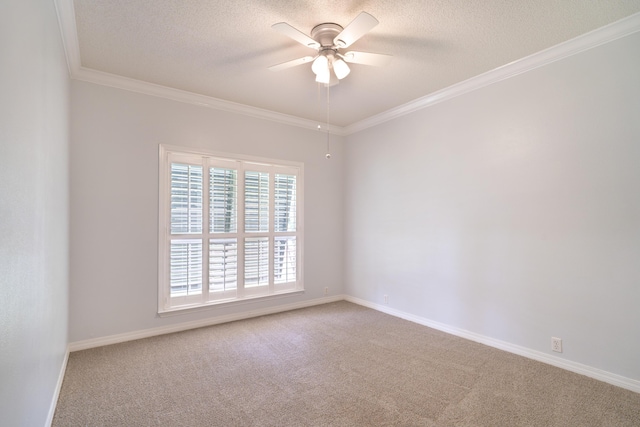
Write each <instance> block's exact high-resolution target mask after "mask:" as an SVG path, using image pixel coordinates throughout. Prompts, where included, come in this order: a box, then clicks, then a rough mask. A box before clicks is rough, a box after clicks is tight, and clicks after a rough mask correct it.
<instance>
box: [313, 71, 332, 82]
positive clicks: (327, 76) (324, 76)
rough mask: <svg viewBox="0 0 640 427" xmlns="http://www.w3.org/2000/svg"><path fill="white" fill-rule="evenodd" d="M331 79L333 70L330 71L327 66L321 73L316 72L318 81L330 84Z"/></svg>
mask: <svg viewBox="0 0 640 427" xmlns="http://www.w3.org/2000/svg"><path fill="white" fill-rule="evenodd" d="M330 80H331V72H330V71H329V69H328V68H325V69H324V70H321V71H320V72H319V73H317V74H316V81H317V82H318V83H324V84H329V81H330Z"/></svg>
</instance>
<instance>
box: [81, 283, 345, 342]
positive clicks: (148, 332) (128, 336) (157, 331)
mask: <svg viewBox="0 0 640 427" xmlns="http://www.w3.org/2000/svg"><path fill="white" fill-rule="evenodd" d="M344 299H345V297H344V295H335V296H330V297H324V298H317V299H313V300H308V301H302V302H297V303H292V304H285V305H279V306H276V307H270V308H264V309H259V310H252V311H247V312H243V313H237V314H229V315H225V316H218V317H212V318H208V319H202V320H196V321H193V322H185V323H179V324H175V325H168V326H162V327H159V328H152V329H144V330H141V331H133V332H127V333H124V334H117V335H109V336H106V337H100V338H92V339H88V340H82V341H76V342H72V343H70V344H69V351H78V350H86V349H89V348H94V347H102V346H104V345H110V344H117V343H121V342H126V341H133V340H138V339H142V338H149V337H153V336H157V335H164V334H171V333H174V332H181V331H186V330H189V329H195V328H202V327H204V326H212V325H217V324H220V323H226V322H233V321H236V320H243V319H249V318H252V317H259V316H265V315H268V314H275V313H281V312H284V311H290V310H297V309H299V308H306V307H311V306H314V305H320V304H326V303H330V302H335V301H342V300H344Z"/></svg>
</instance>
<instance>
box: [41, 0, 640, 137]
mask: <svg viewBox="0 0 640 427" xmlns="http://www.w3.org/2000/svg"><path fill="white" fill-rule="evenodd" d="M54 3H55V5H56V11H57V13H58V21H59V23H60V31H61V33H62V39H63V44H64V49H65V53H66V56H67V65H68V67H69V75H70V76H71V78H72V79H75V80H82V81H86V82H90V83H95V84H99V85H104V86H111V87H114V88H118V89H124V90H129V91H132V92H138V93H143V94H147V95H152V96H157V97H161V98H166V99H171V100H175V101H179V102H184V103H189V104H193V105H199V106H202V107H208V108H213V109H216V110H222V111H227V112H231V113H237V114H243V115H246V116H250V117H254V118H259V119H264V120H270V121H273V122H277V123H282V124H286V125H290V126H297V127H301V128H304V129H310V130H317V129H318V122H317V121H314V120H309V119H304V118H301V117H296V116H291V115H288V114H282V113H277V112H274V111H270V110H265V109H262V108H257V107H252V106H249V105H244V104H239V103H236V102H231V101H226V100H223V99H218V98H214V97H211V96H206V95H200V94H196V93H193V92H187V91H184V90H180V89H174V88H170V87H167V86H161V85H157V84H154V83H148V82H145V81H141V80H135V79H131V78H128V77H123V76H118V75H115V74H110V73H105V72H102V71H97V70H93V69H89V68H85V67H83V66H82V64H81V61H80V44H79V42H78V33H77V29H76V20H75V11H74V7H73V0H54ZM637 31H640V13H636V14H633V15H630V16H628V17H626V18H623V19H621V20H619V21H616V22H614V23H612V24H609V25H606V26H604V27H601V28H598V29H595V30H593V31H591V32H588V33H586V34H583V35H580V36H578V37H575V38H573V39H571V40H568V41H566V42H563V43H560V44H558V45H556V46H552V47H550V48H548V49H545V50H542V51H540V52H537V53H534V54H532V55H529V56H527V57H524V58H522V59H519V60H516V61H514V62H511V63H509V64H506V65H503V66H501V67H498V68H496V69H494V70H491V71H487V72H486V73H483V74H480V75H478V76H475V77H472V78H470V79H467V80H465V81H462V82H460V83H456V84H454V85H452V86H449V87H446V88H444V89H441V90H438V91H436V92H433V93H431V94H429V95H426V96H423V97H421V98H418V99H415V100H413V101H410V102H408V103H406V104H403V105H400V106H398V107H395V108H392V109H390V110H387V111H384V112H382V113H380V114H376V115H374V116H371V117H368V118H366V119H363V120H360V121H358V122H356V123H353V124H351V125H348V126H345V127H341V126H334V125H330V126H329V131H330V132H331V133H332V134H334V135H341V136H345V135H350V134H353V133H356V132H360V131H362V130H365V129H367V128H370V127H373V126H377V125H379V124H381V123H384V122H387V121H389V120H393V119H395V118H398V117H401V116H404V115H406V114H410V113H413V112H414V111H418V110H421V109H423V108H427V107H430V106H432V105H435V104H438V103H440V102H443V101H447V100H449V99H452V98H455V97H457V96H460V95H463V94H465V93H468V92H471V91H474V90H476V89H480V88H483V87H485V86H488V85H491V84H494V83H498V82H500V81H503V80H506V79H509V78H511V77H514V76H517V75H519V74H522V73H526V72H527V71H531V70H535V69H536V68H540V67H543V66H545V65H548V64H550V63H552V62H555V61H559V60H561V59H564V58H568V57H570V56H572V55H575V54H577V53H580V52H583V51H585V50H588V49H592V48H594V47H597V46H600V45H602V44H605V43H608V42H611V41H614V40H617V39H619V38H622V37H625V36H628V35H630V34H633V33H635V32H637Z"/></svg>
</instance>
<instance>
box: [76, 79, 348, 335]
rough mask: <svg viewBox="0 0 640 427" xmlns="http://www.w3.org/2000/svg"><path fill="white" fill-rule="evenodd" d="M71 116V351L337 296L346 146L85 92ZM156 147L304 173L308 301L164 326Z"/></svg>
mask: <svg viewBox="0 0 640 427" xmlns="http://www.w3.org/2000/svg"><path fill="white" fill-rule="evenodd" d="M71 111H72V124H71V270H70V271H71V298H70V330H69V334H70V341H71V342H79V341H83V340H88V339H96V338H100V337H107V336H111V335H118V334H126V333H130V332H135V331H143V330H147V329H152V328H161V327H167V326H169V325H175V324H179V323H184V322H192V321H194V322H195V321H200V320H202V319H207V318H215V317H219V316H224V315H231V314H237V313H242V312H248V311H253V310H262V309H268V308H270V307H275V306H277V305H282V304H293V303H299V302H304V301H308V300H312V299H319V298H322V297H324V288H325V287H329V296H331V295H340V294H342V292H343V288H342V246H343V244H342V237H341V232H342V228H341V226H342V218H341V215H342V210H343V209H342V157H343V156H342V143H341V140H340V138H337V139H336V143H334V144H333V149H332V150H333V157H332V158H331V160H327V159H325V151H324V150H325V144H326V139H325V137H324V136H323V134H321V133H318V132H316V131H310V130H306V129H302V128H297V127H291V126H286V125H282V124H277V123H273V122H270V121H265V120H261V119H254V118H250V117H248V116H242V115H237V114H232V113H226V112H222V111H217V110H213V109H209V108H205V107H200V106H194V105H190V104H183V103H180V102H175V101H170V100H166V99H162V98H156V97H152V96H147V95H142V94H138V93H133V92H127V91H123V90H119V89H113V88H109V87H104V86H99V85H95V84H91V83H84V82H79V81H73V82H72V86H71ZM158 144H170V145H180V146H185V147H193V148H207V149H212V150H216V151H222V152H229V153H238V154H248V155H254V156H261V157H268V158H275V159H284V160H293V161H300V162H303V163H304V168H305V169H304V174H305V176H304V191H305V193H304V198H305V212H304V221H305V230H304V233H305V235H304V241H305V245H304V256H305V263H304V280H305V288H306V291H305V293H304V294H303V295H295V296H287V297H281V298H278V299H275V300H269V301H261V302H250V303H249V302H245V303H242V304H236V305H233V306H215V307H213V308H211V309H209V310H207V311H204V312H198V313H189V314H182V315H177V316H172V317H164V318H159V317H158V316H157V314H156V313H157V299H158V298H157V286H158V285H157V276H158V266H157V253H158V249H157V241H158V237H157V230H158V225H157V224H158Z"/></svg>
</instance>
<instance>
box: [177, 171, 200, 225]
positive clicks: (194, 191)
mask: <svg viewBox="0 0 640 427" xmlns="http://www.w3.org/2000/svg"><path fill="white" fill-rule="evenodd" d="M202 196H203V194H202V166H194V165H185V164H180V163H172V164H171V234H189V233H202Z"/></svg>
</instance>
